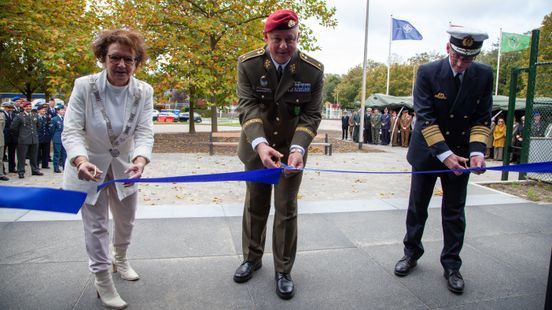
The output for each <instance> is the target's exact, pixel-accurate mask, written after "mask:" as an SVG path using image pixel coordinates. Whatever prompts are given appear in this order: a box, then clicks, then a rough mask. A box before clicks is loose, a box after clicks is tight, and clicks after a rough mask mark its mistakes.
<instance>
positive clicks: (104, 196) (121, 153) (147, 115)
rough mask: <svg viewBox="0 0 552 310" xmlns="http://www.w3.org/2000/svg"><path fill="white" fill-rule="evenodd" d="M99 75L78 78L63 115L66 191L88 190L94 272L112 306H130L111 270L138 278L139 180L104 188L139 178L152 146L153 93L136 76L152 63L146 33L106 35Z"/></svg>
mask: <svg viewBox="0 0 552 310" xmlns="http://www.w3.org/2000/svg"><path fill="white" fill-rule="evenodd" d="M92 47H93V50H94V54H95V56H96V58H97V59H98V60H99V61H100V62H101V63H102V64H103V66H104V70H103V71H102V72H101V73H98V74H93V75H89V76H85V77H81V78H78V79H77V80H76V81H75V86H74V88H73V92H72V94H71V98H70V99H69V104H68V109H67V112H66V114H65V121H64V130H63V133H62V142H63V145H64V147H65V149H66V151H67V162H66V164H65V167H66V169H65V170H64V175H63V188H64V189H70V190H77V191H84V192H87V193H88V195H87V197H86V201H85V203H84V205H83V207H82V208H81V213H82V220H83V224H84V236H85V243H86V252H87V254H88V257H89V269H90V271H91V272H92V273H93V274H94V275H95V287H96V291H97V294H98V297H99V298H100V300H101V302H102V304H103V305H104V306H105V307H107V308H113V309H123V308H125V307H126V306H127V303H126V302H125V301H124V300H123V299H122V298H121V297H120V296H119V294H118V293H117V290H116V289H115V286H114V284H113V279H112V275H111V273H110V267H111V266H113V271H114V272H117V271H118V272H119V274H120V275H121V277H122V278H123V279H125V280H129V281H134V280H138V278H139V276H138V274H137V273H136V272H135V271H134V269H132V267H131V266H130V265H129V263H128V261H127V257H126V252H127V248H128V245H129V244H130V239H131V235H132V228H133V226H134V218H135V213H136V204H137V186H136V185H135V183H127V184H121V183H115V184H111V185H110V186H108V187H107V188H105V189H103V190H102V191H100V192H96V186H97V185H98V183H102V182H105V181H108V180H111V179H126V178H140V177H141V176H142V173H143V171H144V167H145V166H146V165H147V164H148V163H149V161H150V157H151V151H152V146H153V122H152V111H153V106H152V104H153V89H152V87H151V86H150V85H149V84H147V83H145V82H142V81H140V80H137V79H136V78H134V77H133V74H134V72H135V70H136V68H137V67H138V66H139V65H140V64H142V63H144V61H145V60H146V59H147V55H146V50H145V45H144V40H143V38H142V35H141V34H139V33H137V32H134V31H129V30H125V29H115V30H105V31H103V32H101V33H100V34H99V36H98V37H97V38H96V40H94V42H93V44H92ZM109 210H111V213H112V215H113V240H112V243H113V249H112V251H113V256H112V257H110V256H109V242H110V241H109V232H108V220H109V212H108V211H109Z"/></svg>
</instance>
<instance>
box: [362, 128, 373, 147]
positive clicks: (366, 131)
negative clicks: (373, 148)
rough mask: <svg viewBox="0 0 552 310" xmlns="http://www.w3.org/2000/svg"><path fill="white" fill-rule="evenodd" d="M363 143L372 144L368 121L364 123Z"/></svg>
mask: <svg viewBox="0 0 552 310" xmlns="http://www.w3.org/2000/svg"><path fill="white" fill-rule="evenodd" d="M363 142H364V143H370V144H372V126H370V123H368V124H367V125H366V127H365V128H364V141H363Z"/></svg>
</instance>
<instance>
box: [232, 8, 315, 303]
mask: <svg viewBox="0 0 552 310" xmlns="http://www.w3.org/2000/svg"><path fill="white" fill-rule="evenodd" d="M298 39H299V29H298V19H297V15H296V14H295V13H294V12H292V11H289V10H278V11H275V12H274V13H272V14H271V15H270V16H269V17H268V19H267V20H266V23H265V27H264V40H265V42H266V46H265V47H263V48H260V49H257V50H254V51H252V52H249V53H247V54H244V55H242V56H240V57H239V59H238V97H239V103H238V111H239V117H240V123H241V126H242V133H241V138H240V143H239V147H238V156H239V158H240V160H241V161H242V162H243V163H244V165H245V169H246V170H254V169H262V168H264V167H266V168H275V167H279V166H280V162H284V163H287V164H288V165H289V166H292V167H296V168H303V167H304V165H305V163H306V159H307V150H308V146H309V144H310V143H311V141H312V139H313V138H314V137H315V136H316V131H317V129H318V125H319V124H320V120H321V109H322V86H323V76H324V72H323V66H322V64H321V63H319V62H318V61H316V60H314V59H312V58H311V57H309V56H307V55H306V54H304V53H303V52H301V51H299V50H298V49H297V41H298ZM301 178H302V173H301V172H297V171H295V172H292V171H285V174H284V175H283V176H282V177H281V179H280V183H279V184H278V185H276V186H274V208H275V213H274V224H273V235H272V250H273V253H274V254H273V256H274V269H275V272H276V274H275V280H276V293H277V294H278V296H279V297H280V298H283V299H290V298H292V297H293V295H294V293H295V286H294V283H293V280H292V278H291V275H290V273H291V269H292V267H293V263H294V261H295V254H296V251H297V193H298V191H299V186H300V184H301ZM271 192H272V185H267V184H261V183H254V182H247V192H246V197H245V206H244V214H243V227H242V249H243V257H244V261H243V263H242V264H241V265H240V266H239V267H238V269H237V270H236V272H235V273H234V281H236V282H238V283H243V282H246V281H248V280H249V279H250V278H251V277H252V276H253V272H254V271H255V270H258V269H259V268H261V266H262V256H263V252H264V245H265V237H266V222H267V218H268V214H269V211H270V200H271Z"/></svg>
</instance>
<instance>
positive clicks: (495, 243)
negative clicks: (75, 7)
mask: <svg viewBox="0 0 552 310" xmlns="http://www.w3.org/2000/svg"><path fill="white" fill-rule="evenodd" d="M382 149H383V150H385V151H386V152H382V153H368V154H334V155H333V156H324V155H317V154H312V156H310V157H309V162H308V166H310V167H320V168H328V167H329V168H340V169H352V170H368V171H381V170H391V171H408V170H409V167H408V165H407V164H406V163H405V160H404V155H405V154H404V152H405V150H404V149H401V148H384V147H382ZM241 169H242V165H241V163H239V161H238V160H237V159H236V158H235V157H233V156H208V155H207V154H154V160H153V162H152V165H151V166H149V167H148V170H147V175H146V176H147V177H156V176H166V175H184V174H199V173H212V172H225V171H238V170H241ZM46 174H47V175H46V177H36V176H33V177H29V178H25V179H23V180H13V182H12V181H10V184H12V185H22V186H48V187H59V184H60V175H59V174H53V173H51V171H48V172H47V173H46ZM499 179H500V175H499V174H498V173H493V172H488V173H486V174H484V175H482V176H473V177H472V179H471V181H472V183H471V184H470V185H469V189H468V202H467V205H468V207H467V208H466V214H467V234H466V240H465V244H464V248H463V251H462V258H463V260H464V265H463V267H462V272H463V275H464V278H465V280H466V291H465V293H464V294H463V295H460V296H458V295H454V294H452V293H450V292H449V291H448V290H447V289H446V282H445V279H444V278H443V276H442V268H441V266H440V263H439V252H440V249H441V247H442V230H441V226H440V211H439V210H438V208H439V205H440V199H441V197H440V195H439V189H438V188H437V189H436V191H435V195H434V197H433V200H432V203H431V209H430V212H429V213H430V216H429V220H428V223H427V228H426V232H425V235H424V244H425V248H426V254H425V255H424V257H423V258H422V259H421V260H420V262H419V266H418V267H417V268H416V269H415V270H414V271H413V273H412V274H411V275H409V276H408V277H405V278H398V277H396V276H394V275H393V272H392V271H393V266H394V264H395V262H396V260H397V259H399V258H400V257H401V256H402V238H403V236H404V231H405V227H404V221H405V210H404V209H405V208H406V206H407V197H408V187H409V177H408V175H393V176H388V175H387V176H382V175H350V174H330V173H318V172H305V176H304V182H303V185H302V189H301V196H300V200H299V204H300V207H299V211H300V216H299V245H298V255H297V259H296V263H295V267H294V270H293V273H292V275H293V277H294V280H295V282H296V285H297V295H296V296H295V298H293V299H292V300H290V301H283V300H280V299H279V298H278V297H277V296H276V294H275V293H274V289H275V288H274V280H273V264H272V256H271V246H270V244H271V234H272V232H271V230H272V229H271V227H270V226H271V225H269V228H268V231H267V239H268V240H267V246H266V255H265V257H264V260H263V263H264V265H263V268H262V269H261V270H259V272H257V273H256V274H255V276H254V278H253V279H252V280H251V281H250V282H248V283H246V284H236V283H234V282H233V281H232V273H233V271H234V270H235V268H236V267H237V265H238V264H239V263H240V261H241V214H242V203H243V202H242V199H243V194H244V187H245V185H244V184H243V183H242V182H224V183H205V184H165V185H146V184H143V185H141V187H140V193H141V200H140V203H139V208H138V220H137V223H136V228H135V233H134V237H133V244H132V246H131V247H130V249H129V258H130V260H131V262H132V264H133V266H134V267H135V268H136V269H137V271H138V272H139V273H140V274H141V279H140V280H139V281H137V282H126V281H123V280H121V279H120V278H118V277H115V278H116V285H117V288H118V289H119V292H120V294H121V295H122V296H123V298H125V299H126V300H127V301H128V302H129V304H130V306H129V309H282V308H283V309H317V310H318V309H543V308H544V294H545V289H546V281H547V275H548V267H549V263H550V250H551V244H552V206H551V205H541V204H534V203H531V202H528V201H525V200H523V199H520V198H517V197H513V196H510V195H506V194H503V193H500V192H496V191H494V190H490V189H488V188H486V187H482V186H480V185H478V184H475V182H485V181H496V180H499ZM271 222H272V218H270V219H269V223H271ZM0 238H1V239H0V240H2V241H1V246H0V279H1V280H2V281H0V309H101V305H100V303H99V301H98V299H97V298H96V295H95V292H94V288H93V282H92V277H91V276H90V274H89V273H88V271H87V268H86V266H87V258H86V254H85V249H84V242H83V232H82V223H81V222H80V216H79V215H76V216H72V215H64V214H57V213H46V212H37V211H25V210H10V209H3V210H0Z"/></svg>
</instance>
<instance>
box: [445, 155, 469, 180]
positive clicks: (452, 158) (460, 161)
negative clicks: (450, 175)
mask: <svg viewBox="0 0 552 310" xmlns="http://www.w3.org/2000/svg"><path fill="white" fill-rule="evenodd" d="M467 162H468V159H467V158H464V157H461V156H458V155H456V154H451V155H449V157H447V158H446V159H445V161H443V164H445V166H447V168H449V169H450V170H459V169H465V168H466V163H467ZM462 173H463V172H461V171H456V172H454V174H456V175H461V174H462Z"/></svg>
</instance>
